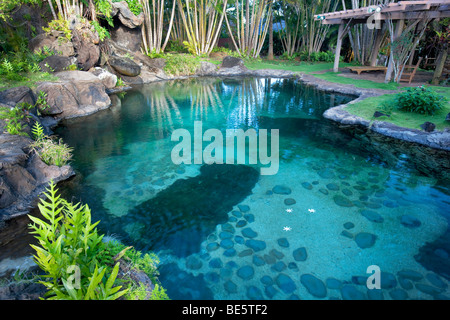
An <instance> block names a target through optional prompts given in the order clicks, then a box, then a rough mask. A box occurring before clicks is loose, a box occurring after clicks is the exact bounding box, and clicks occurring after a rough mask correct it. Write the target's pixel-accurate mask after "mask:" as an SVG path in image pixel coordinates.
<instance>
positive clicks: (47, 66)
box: [39, 55, 76, 72]
mask: <svg viewBox="0 0 450 320" xmlns="http://www.w3.org/2000/svg"><path fill="white" fill-rule="evenodd" d="M75 62H76V59H75V58H74V57H65V56H59V55H53V56H49V57H47V58H45V59H44V60H42V61H41V62H40V63H39V67H40V68H41V71H43V72H59V71H65V70H68V69H69V66H70V65H72V64H74V63H75Z"/></svg>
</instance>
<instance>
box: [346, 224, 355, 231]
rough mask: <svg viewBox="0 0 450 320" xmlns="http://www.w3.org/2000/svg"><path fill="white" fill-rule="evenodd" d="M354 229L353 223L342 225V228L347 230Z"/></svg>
mask: <svg viewBox="0 0 450 320" xmlns="http://www.w3.org/2000/svg"><path fill="white" fill-rule="evenodd" d="M354 227H355V224H354V223H353V222H346V223H344V228H345V229H347V230H350V229H353V228H354Z"/></svg>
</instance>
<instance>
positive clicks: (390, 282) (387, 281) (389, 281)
mask: <svg viewBox="0 0 450 320" xmlns="http://www.w3.org/2000/svg"><path fill="white" fill-rule="evenodd" d="M380 285H381V289H392V288H395V287H396V286H397V279H396V278H395V276H394V275H393V274H392V273H389V272H381V274H380Z"/></svg>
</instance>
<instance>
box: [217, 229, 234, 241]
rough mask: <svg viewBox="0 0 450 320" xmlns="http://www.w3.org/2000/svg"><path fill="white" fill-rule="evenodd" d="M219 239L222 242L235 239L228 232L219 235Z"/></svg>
mask: <svg viewBox="0 0 450 320" xmlns="http://www.w3.org/2000/svg"><path fill="white" fill-rule="evenodd" d="M219 238H220V239H222V240H223V239H231V238H233V234H232V233H231V232H228V231H222V232H221V233H219Z"/></svg>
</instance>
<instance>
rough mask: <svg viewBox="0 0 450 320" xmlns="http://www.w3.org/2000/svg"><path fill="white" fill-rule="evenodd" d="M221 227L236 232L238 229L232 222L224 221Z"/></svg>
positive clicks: (223, 229) (226, 230)
mask: <svg viewBox="0 0 450 320" xmlns="http://www.w3.org/2000/svg"><path fill="white" fill-rule="evenodd" d="M220 227H221V228H222V231H225V232H229V233H234V232H235V231H236V230H235V229H234V227H233V225H232V224H231V223H224V224H222V225H221V226H220Z"/></svg>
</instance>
